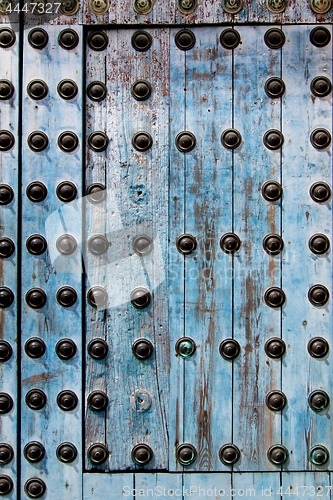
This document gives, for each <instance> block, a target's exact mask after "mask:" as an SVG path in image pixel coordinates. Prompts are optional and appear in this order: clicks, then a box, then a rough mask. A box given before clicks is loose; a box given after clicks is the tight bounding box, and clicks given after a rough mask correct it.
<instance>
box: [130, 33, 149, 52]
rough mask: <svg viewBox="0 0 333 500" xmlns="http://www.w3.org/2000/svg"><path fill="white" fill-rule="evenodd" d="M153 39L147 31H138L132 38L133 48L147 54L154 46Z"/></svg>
mask: <svg viewBox="0 0 333 500" xmlns="http://www.w3.org/2000/svg"><path fill="white" fill-rule="evenodd" d="M152 43H153V39H152V37H151V35H150V33H148V32H147V31H142V30H140V31H136V32H135V33H134V34H133V36H132V47H133V48H134V49H135V50H138V51H139V52H146V51H147V50H149V49H150V47H151V46H152Z"/></svg>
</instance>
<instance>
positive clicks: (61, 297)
mask: <svg viewBox="0 0 333 500" xmlns="http://www.w3.org/2000/svg"><path fill="white" fill-rule="evenodd" d="M56 296H57V301H58V303H59V304H60V305H61V306H62V307H72V306H73V305H74V304H75V303H76V301H77V293H76V291H75V290H74V288H72V287H71V286H62V287H61V288H59V290H58V291H57V295H56Z"/></svg>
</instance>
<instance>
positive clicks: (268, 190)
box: [261, 181, 283, 201]
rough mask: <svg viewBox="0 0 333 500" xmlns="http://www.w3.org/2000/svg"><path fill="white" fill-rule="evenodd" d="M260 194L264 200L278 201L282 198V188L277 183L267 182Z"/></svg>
mask: <svg viewBox="0 0 333 500" xmlns="http://www.w3.org/2000/svg"><path fill="white" fill-rule="evenodd" d="M261 192H262V195H263V197H264V198H265V200H267V201H278V200H279V199H280V198H281V197H282V193H283V191H282V186H281V184H280V183H279V182H277V181H267V182H265V184H263V186H262V188H261Z"/></svg>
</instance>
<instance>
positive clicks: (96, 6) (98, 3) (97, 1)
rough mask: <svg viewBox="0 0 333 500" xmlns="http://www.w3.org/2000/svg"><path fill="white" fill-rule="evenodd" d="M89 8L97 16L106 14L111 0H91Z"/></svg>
mask: <svg viewBox="0 0 333 500" xmlns="http://www.w3.org/2000/svg"><path fill="white" fill-rule="evenodd" d="M88 6H89V9H90V10H91V12H93V13H94V14H96V15H97V16H101V15H102V14H105V12H107V11H108V10H109V8H110V3H109V0H89V2H88Z"/></svg>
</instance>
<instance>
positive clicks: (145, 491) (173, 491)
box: [125, 472, 184, 498]
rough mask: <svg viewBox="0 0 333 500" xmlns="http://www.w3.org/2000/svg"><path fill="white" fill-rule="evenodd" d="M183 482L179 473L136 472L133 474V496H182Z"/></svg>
mask: <svg viewBox="0 0 333 500" xmlns="http://www.w3.org/2000/svg"><path fill="white" fill-rule="evenodd" d="M183 484H184V475H183V474H181V473H178V474H168V473H158V472H157V473H154V474H151V473H147V474H140V473H136V474H135V476H134V490H135V491H134V493H135V498H142V497H143V498H144V497H148V498H182V495H183V494H184V488H183ZM125 491H126V490H125ZM127 491H128V490H127Z"/></svg>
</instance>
